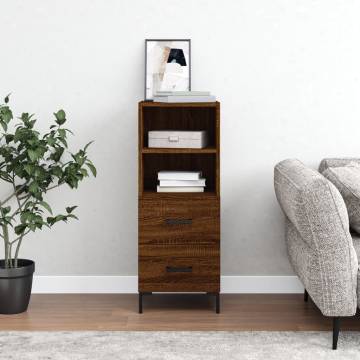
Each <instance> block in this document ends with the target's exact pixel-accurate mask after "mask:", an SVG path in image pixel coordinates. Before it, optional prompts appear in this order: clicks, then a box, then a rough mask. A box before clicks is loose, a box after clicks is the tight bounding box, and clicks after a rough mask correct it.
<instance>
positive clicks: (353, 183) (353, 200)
mask: <svg viewBox="0 0 360 360" xmlns="http://www.w3.org/2000/svg"><path fill="white" fill-rule="evenodd" d="M323 175H324V176H325V177H326V178H327V179H328V180H330V181H331V182H332V183H333V184H334V185H335V186H336V187H337V188H338V190H339V191H340V194H341V195H342V197H343V199H344V202H345V205H346V208H347V210H348V214H349V222H350V228H351V229H352V230H354V231H356V232H357V233H360V165H359V164H358V163H355V162H351V163H349V164H347V165H345V166H339V167H328V168H327V169H326V170H324V172H323Z"/></svg>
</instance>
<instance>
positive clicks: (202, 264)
mask: <svg viewBox="0 0 360 360" xmlns="http://www.w3.org/2000/svg"><path fill="white" fill-rule="evenodd" d="M150 130H206V131H207V134H208V146H207V147H206V148H203V149H190V148H186V149H179V148H176V149H173V148H149V147H148V132H149V131H150ZM161 170H182V171H201V172H202V176H203V177H205V178H206V187H205V191H204V192H203V193H158V192H156V186H157V181H158V180H157V173H158V171H161ZM138 201H139V204H138V205H139V207H138V209H139V218H138V223H139V224H138V226H139V239H138V256H139V258H138V274H139V283H138V291H139V312H140V313H141V312H142V302H143V301H142V300H143V296H144V295H147V294H151V293H153V292H203V293H207V294H211V295H214V296H215V299H216V312H217V313H218V312H219V311H220V295H219V293H220V103H219V102H214V103H181V104H180V103H176V104H173V103H171V104H170V103H156V102H144V101H142V102H140V103H139V196H138Z"/></svg>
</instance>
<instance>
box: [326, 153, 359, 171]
mask: <svg viewBox="0 0 360 360" xmlns="http://www.w3.org/2000/svg"><path fill="white" fill-rule="evenodd" d="M351 162H356V163H358V164H360V158H350V157H347V158H346V157H343V158H325V159H322V160H321V162H320V165H319V172H320V173H323V172H324V171H325V170H326V169H327V168H329V167H333V168H334V167H341V166H345V165H348V164H350V163H351Z"/></svg>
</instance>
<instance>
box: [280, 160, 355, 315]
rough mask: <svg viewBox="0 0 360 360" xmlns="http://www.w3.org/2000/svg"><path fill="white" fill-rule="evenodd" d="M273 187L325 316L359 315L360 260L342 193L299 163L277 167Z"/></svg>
mask: <svg viewBox="0 0 360 360" xmlns="http://www.w3.org/2000/svg"><path fill="white" fill-rule="evenodd" d="M274 186H275V192H276V197H277V199H278V201H279V204H280V206H281V208H282V210H283V212H284V214H285V215H286V218H287V225H286V242H287V248H288V253H289V257H290V261H291V264H292V266H293V268H294V270H295V272H296V274H297V275H298V276H299V278H300V279H301V281H302V282H303V284H304V286H305V287H306V289H307V291H308V292H309V294H310V296H311V297H312V299H313V301H314V302H315V303H316V305H317V306H318V307H319V309H320V310H321V312H322V313H323V314H324V315H327V316H351V315H354V314H355V312H356V306H357V295H356V290H357V272H358V261H357V256H356V253H355V249H354V246H353V243H352V238H351V235H350V232H349V220H348V215H347V211H346V207H345V204H344V201H343V199H342V197H341V195H340V193H339V191H338V190H337V189H336V188H335V186H334V185H333V184H332V183H330V182H329V181H328V180H327V179H325V178H324V177H323V176H322V175H321V174H319V173H318V172H317V171H315V170H312V169H309V168H308V167H306V166H305V165H304V164H302V163H301V162H300V161H299V160H294V159H289V160H284V161H282V162H280V163H279V164H277V165H276V167H275V171H274Z"/></svg>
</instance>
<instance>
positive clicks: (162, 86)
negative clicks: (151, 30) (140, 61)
mask: <svg viewBox="0 0 360 360" xmlns="http://www.w3.org/2000/svg"><path fill="white" fill-rule="evenodd" d="M190 90H191V40H190V39H146V40H145V100H153V98H154V94H155V93H156V92H157V91H190Z"/></svg>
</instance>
